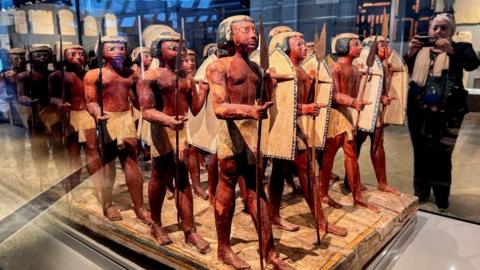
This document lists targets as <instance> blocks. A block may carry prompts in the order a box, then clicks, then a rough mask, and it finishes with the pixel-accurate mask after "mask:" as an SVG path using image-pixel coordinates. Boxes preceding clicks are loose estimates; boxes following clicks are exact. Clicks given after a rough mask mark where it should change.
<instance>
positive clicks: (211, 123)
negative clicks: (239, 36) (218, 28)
mask: <svg viewBox="0 0 480 270" xmlns="http://www.w3.org/2000/svg"><path fill="white" fill-rule="evenodd" d="M222 52H223V53H222ZM203 53H204V58H205V60H204V61H203V63H202V64H201V65H200V66H199V68H198V70H197V72H196V73H195V77H194V79H195V82H196V83H197V88H198V89H202V91H204V90H203V89H205V90H209V89H210V88H209V85H208V80H207V67H208V65H210V63H212V62H213V61H215V60H216V59H218V58H220V57H224V56H226V55H228V53H225V51H224V50H219V49H218V48H217V44H216V43H211V44H208V45H207V46H205V48H204V49H203ZM212 95H213V93H212V92H210V91H209V92H208V96H207V99H206V102H205V105H204V106H203V107H202V109H201V110H200V112H199V113H198V114H197V115H195V116H193V115H192V114H191V112H189V116H188V121H187V123H186V131H187V141H188V143H189V151H190V152H189V166H190V169H189V170H190V174H191V178H192V182H193V183H194V182H195V181H193V179H194V177H195V173H194V171H193V170H192V167H194V168H193V169H194V170H197V171H199V169H200V166H199V161H198V159H197V160H195V159H196V156H195V155H194V154H192V151H195V152H196V153H197V154H198V158H201V157H202V155H203V156H206V155H210V160H209V164H208V195H207V194H205V195H206V196H205V198H208V199H209V201H210V203H211V204H212V205H213V202H214V199H215V190H216V188H217V183H218V158H217V135H218V126H219V123H220V121H221V120H219V119H218V118H217V116H216V115H215V110H214V108H213V102H212ZM199 180H200V178H198V181H199ZM199 191H202V190H201V189H200V190H199ZM194 192H196V191H195V188H194ZM197 195H199V196H200V197H201V193H200V192H199V193H197Z"/></svg>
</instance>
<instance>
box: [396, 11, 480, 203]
mask: <svg viewBox="0 0 480 270" xmlns="http://www.w3.org/2000/svg"><path fill="white" fill-rule="evenodd" d="M454 33H455V20H454V16H453V14H451V13H439V14H436V15H435V16H434V17H433V20H432V21H431V24H430V28H429V32H428V34H429V36H428V37H423V36H415V37H414V38H413V39H412V40H411V41H410V42H409V44H408V51H407V54H406V55H405V56H404V59H405V61H406V63H407V65H408V68H409V71H410V72H411V73H410V76H411V81H410V89H409V93H408V106H407V119H408V127H409V131H410V138H411V141H412V145H413V153H414V176H413V186H414V191H415V195H416V196H418V198H419V201H420V202H426V201H427V200H428V199H429V197H430V191H431V190H432V189H433V193H434V195H435V202H436V204H437V207H438V208H439V210H440V211H444V210H445V209H447V208H448V207H449V201H448V197H449V194H450V185H451V181H452V153H453V149H454V147H455V142H456V139H457V136H458V133H459V130H460V126H461V123H462V121H463V117H464V115H465V114H466V113H467V112H468V108H467V104H466V98H467V95H468V92H467V91H466V90H465V89H464V86H463V83H462V78H463V69H465V70H467V71H472V70H475V69H476V68H477V67H478V66H479V65H480V60H479V59H478V58H477V56H476V54H475V51H474V50H473V47H472V45H471V44H470V43H464V42H454V41H452V36H453V34H454Z"/></svg>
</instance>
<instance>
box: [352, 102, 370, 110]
mask: <svg viewBox="0 0 480 270" xmlns="http://www.w3.org/2000/svg"><path fill="white" fill-rule="evenodd" d="M370 104H372V103H371V102H368V101H366V100H358V99H354V100H353V101H352V105H351V107H352V108H354V109H355V110H357V111H363V109H364V108H365V106H366V105H370Z"/></svg>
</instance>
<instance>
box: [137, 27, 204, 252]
mask: <svg viewBox="0 0 480 270" xmlns="http://www.w3.org/2000/svg"><path fill="white" fill-rule="evenodd" d="M179 46H181V44H180V36H179V35H178V34H177V33H175V32H164V33H162V34H161V35H159V36H158V37H157V39H155V40H154V41H153V42H152V47H151V55H152V56H153V57H154V58H157V59H158V60H159V63H160V66H159V67H158V68H155V69H152V70H149V71H147V72H146V73H145V79H144V80H142V81H140V83H139V84H138V91H139V97H140V105H141V108H142V113H143V117H144V118H145V119H146V120H148V121H150V122H151V123H152V149H151V151H152V175H151V178H150V186H149V194H148V197H149V201H150V210H151V211H152V219H153V223H152V230H151V233H152V236H153V237H154V238H155V240H156V241H157V242H158V243H159V244H160V245H168V244H170V243H172V239H171V238H170V237H169V236H168V234H167V232H166V231H165V229H164V228H163V224H162V219H161V215H162V206H163V201H164V198H165V192H166V188H167V184H168V183H171V181H172V179H173V178H174V177H175V178H176V177H177V176H178V179H175V184H176V186H175V189H176V191H175V195H176V198H175V202H176V207H177V213H178V214H177V215H178V217H179V218H180V220H181V226H182V230H183V232H184V234H185V241H186V242H187V243H189V244H191V245H193V246H194V247H195V248H196V249H198V251H199V252H200V253H202V254H204V253H206V252H208V250H209V247H210V243H208V242H207V241H205V240H204V239H203V238H202V237H201V236H200V235H199V234H198V233H197V231H196V227H195V221H194V217H193V197H192V190H191V187H190V184H189V181H188V170H187V166H186V158H187V154H188V153H187V150H186V140H185V130H184V129H183V123H184V121H186V118H185V115H186V114H187V112H188V109H190V110H191V111H192V113H193V114H196V113H197V112H198V111H199V110H200V108H201V107H202V106H203V103H204V102H205V97H206V95H207V92H206V91H197V90H196V88H195V82H194V80H193V77H191V76H188V75H186V74H185V73H184V72H182V71H181V70H180V69H181V66H180V65H181V63H180V59H177V58H179V57H182V56H181V55H178V53H179V52H180V49H179ZM180 53H183V52H180ZM177 61H178V62H177ZM176 64H177V65H178V66H177V65H176ZM176 72H178V73H176ZM176 87H178V88H177V89H176ZM177 106H178V107H177ZM177 115H178V118H177V117H176V116H177ZM177 130H178V133H179V134H178V138H179V141H178V147H179V149H176V131H177ZM177 153H178V155H179V159H178V163H175V159H176V158H175V155H176V154H177ZM177 166H178V168H177ZM177 170H178V174H177Z"/></svg>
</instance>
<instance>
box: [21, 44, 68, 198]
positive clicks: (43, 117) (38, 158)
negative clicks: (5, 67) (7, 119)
mask: <svg viewBox="0 0 480 270" xmlns="http://www.w3.org/2000/svg"><path fill="white" fill-rule="evenodd" d="M29 56H30V70H28V71H23V72H20V73H19V74H18V75H17V96H18V102H19V103H20V104H21V105H20V106H19V108H22V107H23V108H25V107H30V108H31V116H30V117H29V118H28V121H29V123H28V126H29V128H30V134H31V136H30V143H31V154H32V159H33V164H34V166H35V169H36V171H37V174H38V175H39V178H38V179H39V187H40V190H43V188H44V187H43V181H42V179H43V178H44V177H46V175H47V174H48V172H47V167H48V160H49V151H50V149H52V152H53V154H54V158H55V161H56V162H55V165H57V169H59V168H61V166H58V161H61V160H63V150H64V149H63V145H62V134H61V123H60V122H59V120H60V118H59V116H58V114H57V113H58V111H57V110H56V109H55V108H54V107H53V106H50V97H49V92H48V76H49V75H50V73H51V71H50V70H48V65H49V64H50V63H51V62H52V52H51V49H50V48H49V47H45V46H41V47H36V48H31V49H30V53H29ZM23 108H22V110H23ZM47 133H48V135H47Z"/></svg>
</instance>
